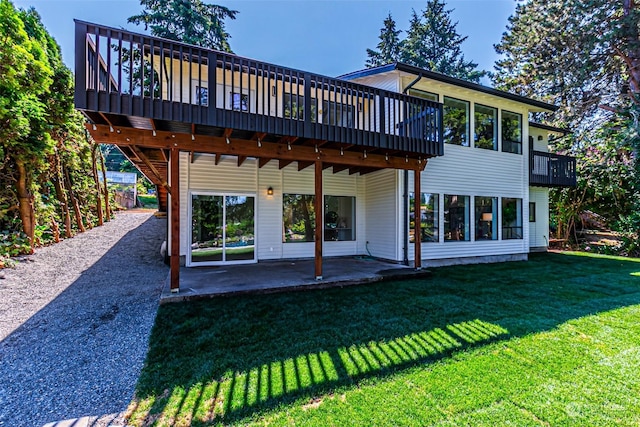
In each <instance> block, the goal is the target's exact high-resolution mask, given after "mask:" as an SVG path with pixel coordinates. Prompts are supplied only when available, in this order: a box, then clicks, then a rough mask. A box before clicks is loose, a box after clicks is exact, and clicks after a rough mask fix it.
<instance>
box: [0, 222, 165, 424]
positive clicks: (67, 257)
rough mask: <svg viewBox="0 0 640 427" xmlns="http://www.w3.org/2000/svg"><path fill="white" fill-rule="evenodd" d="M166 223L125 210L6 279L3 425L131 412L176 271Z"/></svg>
mask: <svg viewBox="0 0 640 427" xmlns="http://www.w3.org/2000/svg"><path fill="white" fill-rule="evenodd" d="M165 230H166V220H165V219H158V218H156V217H154V216H153V215H152V214H151V212H149V211H138V212H137V213H136V212H135V211H133V212H128V213H119V214H117V215H116V218H115V219H114V220H112V221H110V222H109V223H107V224H105V225H104V226H102V227H96V228H94V229H92V230H89V231H87V232H86V233H83V234H80V235H78V236H76V237H74V238H73V239H67V240H65V241H63V242H61V243H59V244H57V245H53V246H49V247H46V248H42V249H40V250H38V251H37V252H36V253H35V255H32V256H29V257H27V258H28V259H27V260H25V261H23V262H21V263H20V264H19V265H18V266H17V267H16V268H14V269H5V270H1V271H0V274H2V273H4V276H5V277H4V279H0V425H1V426H3V427H4V426H11V427H14V426H29V427H32V426H42V425H43V424H45V423H48V422H52V421H59V420H65V419H69V418H79V417H83V416H102V415H104V414H113V413H118V412H121V411H124V410H125V409H126V407H127V405H128V403H129V401H130V399H131V397H132V396H133V391H134V387H135V384H136V380H137V378H138V375H139V373H140V369H141V368H142V364H143V361H144V357H145V355H146V351H147V343H148V338H149V333H150V331H151V327H152V325H153V321H154V318H155V314H156V310H157V308H158V299H159V295H160V290H161V287H162V284H163V282H164V281H165V279H166V277H167V274H168V268H167V267H166V266H165V265H164V264H163V263H162V259H161V257H160V244H161V242H162V240H163V239H164V234H165Z"/></svg>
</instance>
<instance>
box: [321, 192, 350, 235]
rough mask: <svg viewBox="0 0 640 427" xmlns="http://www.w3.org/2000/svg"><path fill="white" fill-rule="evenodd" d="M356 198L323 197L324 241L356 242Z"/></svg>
mask: <svg viewBox="0 0 640 427" xmlns="http://www.w3.org/2000/svg"><path fill="white" fill-rule="evenodd" d="M355 219H356V198H355V197H346V196H324V240H325V241H347V240H356V228H355Z"/></svg>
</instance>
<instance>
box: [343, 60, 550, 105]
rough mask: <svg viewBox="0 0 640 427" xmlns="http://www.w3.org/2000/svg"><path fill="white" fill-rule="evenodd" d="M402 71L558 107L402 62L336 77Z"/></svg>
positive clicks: (515, 98) (351, 77)
mask: <svg viewBox="0 0 640 427" xmlns="http://www.w3.org/2000/svg"><path fill="white" fill-rule="evenodd" d="M394 70H398V71H404V72H406V73H411V74H415V75H419V74H422V77H424V78H426V79H432V80H437V81H439V82H443V83H448V84H451V85H454V86H459V87H463V88H465V89H471V90H475V91H477V92H482V93H486V94H489V95H493V96H497V97H500V98H504V99H508V100H511V101H516V102H520V103H522V104H527V105H531V106H533V107H537V108H542V109H544V110H547V111H557V110H558V108H559V107H557V106H555V105H553V104H549V103H546V102H542V101H537V100H535V99H531V98H527V97H525V96H520V95H516V94H513V93H509V92H505V91H502V90H498V89H494V88H492V87H488V86H483V85H481V84H477V83H472V82H468V81H466V80H462V79H458V78H455V77H451V76H447V75H446V74H442V73H438V72H435V71H431V70H426V69H424V68H419V67H415V66H413V65H409V64H405V63H402V62H394V63H392V64H387V65H381V66H379V67H374V68H367V69H364V70H360V71H354V72H352V73H348V74H343V75H341V76H338V78H339V79H344V80H353V79H357V78H361V77H369V76H373V75H376V74H380V73H386V72H389V71H394Z"/></svg>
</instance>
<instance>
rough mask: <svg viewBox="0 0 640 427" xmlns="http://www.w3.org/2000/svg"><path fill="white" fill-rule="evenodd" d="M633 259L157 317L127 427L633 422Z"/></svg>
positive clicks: (500, 271) (548, 265) (636, 336)
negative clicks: (169, 426) (149, 426)
mask: <svg viewBox="0 0 640 427" xmlns="http://www.w3.org/2000/svg"><path fill="white" fill-rule="evenodd" d="M639 367H640V260H639V259H625V258H614V257H604V256H588V255H584V254H541V255H533V256H531V259H530V261H528V262H516V263H504V264H487V265H474V266H455V267H447V268H438V269H433V276H432V277H430V278H427V279H420V280H409V281H402V282H386V283H377V284H372V285H366V286H356V287H349V288H344V289H330V290H319V291H308V292H297V293H290V294H277V295H258V296H249V297H247V296H245V297H237V298H219V299H215V300H209V301H202V302H195V303H194V302H191V303H181V304H169V305H163V306H161V307H160V310H159V312H158V316H157V319H156V324H155V327H154V329H153V332H152V337H151V342H150V350H149V354H148V356H147V361H146V365H145V367H144V369H143V372H142V375H141V377H140V379H139V382H138V385H137V391H136V396H137V397H136V398H135V399H134V401H133V402H132V404H131V407H130V414H131V416H130V422H131V423H132V425H135V426H139V425H162V426H164V425H171V426H174V425H175V426H186V425H210V424H242V425H245V424H258V425H266V424H268V425H317V426H327V425H334V426H346V425H380V426H387V425H416V426H422V425H438V426H459V425H474V426H475V425H484V426H498V425H500V426H502V425H514V426H528V425H531V426H540V425H543V426H544V425H551V426H611V425H627V426H638V425H639V424H640V373H639V371H640V368H639Z"/></svg>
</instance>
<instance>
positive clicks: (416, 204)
mask: <svg viewBox="0 0 640 427" xmlns="http://www.w3.org/2000/svg"><path fill="white" fill-rule="evenodd" d="M413 194H414V197H413V219H414V221H413V223H414V231H413V235H414V236H415V237H414V239H413V241H414V244H415V250H414V254H415V256H414V257H413V258H414V266H415V268H416V270H420V269H421V268H422V227H421V222H422V209H421V204H422V194H421V193H420V169H417V170H414V171H413Z"/></svg>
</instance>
